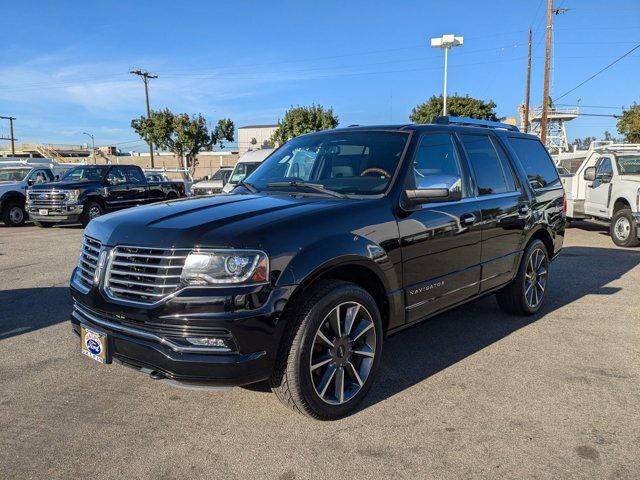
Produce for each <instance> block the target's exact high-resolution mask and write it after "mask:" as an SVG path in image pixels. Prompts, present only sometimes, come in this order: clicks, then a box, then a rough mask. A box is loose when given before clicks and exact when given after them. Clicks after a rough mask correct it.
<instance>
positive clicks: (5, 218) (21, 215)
mask: <svg viewBox="0 0 640 480" xmlns="http://www.w3.org/2000/svg"><path fill="white" fill-rule="evenodd" d="M26 220H27V212H25V210H24V207H23V206H22V205H21V204H20V203H18V202H10V203H8V204H7V205H5V207H4V208H3V209H2V223H4V224H5V225H6V226H7V227H20V226H22V225H24V222H26Z"/></svg>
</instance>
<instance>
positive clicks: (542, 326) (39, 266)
mask: <svg viewBox="0 0 640 480" xmlns="http://www.w3.org/2000/svg"><path fill="white" fill-rule="evenodd" d="M81 237H82V229H80V228H79V227H55V228H52V229H47V230H43V229H38V228H36V227H34V226H26V227H23V228H6V227H3V226H0V478H65V479H66V478H74V477H85V476H90V477H92V478H177V477H181V478H187V477H193V478H239V479H242V478H280V479H288V480H291V479H302V478H323V479H331V478H438V479H441V478H498V477H501V478H514V479H515V478H517V479H520V478H607V479H614V478H615V479H617V478H625V479H637V478H640V464H639V462H638V459H640V408H639V405H640V385H639V380H640V265H639V264H640V249H631V250H625V249H620V248H617V247H615V246H614V244H613V242H612V241H611V240H610V238H609V237H608V236H606V232H605V231H604V230H603V229H602V228H600V227H596V226H590V225H581V226H579V227H578V228H572V229H570V230H569V231H568V233H567V238H566V242H565V249H564V251H563V254H562V256H561V257H560V258H559V259H558V260H557V261H556V262H555V263H554V264H553V265H552V268H551V284H550V287H549V289H550V290H549V296H548V298H547V303H546V306H545V308H544V309H543V311H542V312H541V313H540V314H539V315H537V316H535V317H533V318H527V319H522V318H516V317H510V316H508V315H505V314H503V313H501V311H500V310H499V309H498V307H497V305H496V303H495V300H494V298H493V297H488V298H485V299H483V300H480V301H477V302H474V303H471V304H468V305H466V306H464V307H461V308H458V309H456V310H453V311H451V312H449V313H447V314H444V315H441V316H439V317H437V318H434V319H432V320H429V321H427V322H425V323H423V324H421V325H419V326H417V327H415V328H412V329H410V330H407V331H405V332H403V333H401V334H399V335H396V336H394V337H391V338H389V339H387V340H386V342H385V347H384V349H385V350H384V357H383V368H382V370H381V375H380V376H379V377H378V379H377V382H376V383H375V385H374V387H373V389H372V391H371V393H370V394H369V397H368V399H367V400H366V401H365V404H364V405H363V406H362V407H361V408H360V409H359V410H358V411H357V412H356V413H355V414H353V415H351V416H350V417H348V418H346V419H344V420H340V421H337V422H331V423H327V422H325V423H322V422H317V421H312V420H308V419H306V418H303V417H301V416H299V415H295V414H293V413H292V412H290V411H288V410H286V409H285V408H284V407H282V406H281V405H280V404H279V403H278V401H277V400H276V398H275V397H274V396H272V395H271V394H270V393H269V392H267V390H266V388H265V387H264V386H262V385H257V386H255V387H252V388H236V389H234V390H232V391H231V392H227V393H220V392H208V391H191V390H182V389H176V388H172V387H170V386H167V385H164V384H160V383H157V382H153V381H151V380H149V379H148V378H147V377H145V376H143V375H141V374H139V373H137V372H135V371H132V370H129V369H126V368H124V367H121V366H118V365H111V366H106V367H105V366H102V365H100V364H98V363H96V362H93V361H92V360H90V359H87V358H86V357H83V356H82V355H81V354H80V346H79V340H78V338H77V337H76V336H75V335H73V334H72V333H71V328H70V325H69V323H68V321H67V315H68V313H69V311H70V309H71V303H70V299H69V294H68V291H67V283H68V279H69V276H70V273H71V271H72V269H73V267H74V265H75V263H76V259H77V252H78V247H79V242H80V239H81Z"/></svg>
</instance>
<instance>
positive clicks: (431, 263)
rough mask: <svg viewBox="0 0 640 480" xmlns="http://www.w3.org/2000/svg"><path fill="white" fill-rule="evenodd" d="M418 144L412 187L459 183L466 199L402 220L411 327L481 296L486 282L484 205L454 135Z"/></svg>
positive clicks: (411, 213)
mask: <svg viewBox="0 0 640 480" xmlns="http://www.w3.org/2000/svg"><path fill="white" fill-rule="evenodd" d="M418 142H419V143H418V146H417V148H416V150H415V153H414V156H413V158H412V162H413V169H412V170H410V171H409V175H408V178H407V188H415V187H416V186H422V187H423V188H428V187H430V186H431V187H433V188H435V187H437V186H440V185H443V184H445V183H446V184H447V186H451V179H455V178H457V179H458V182H457V185H453V187H454V188H459V189H461V190H462V195H463V199H462V200H460V201H456V202H440V203H430V204H424V205H422V206H417V207H415V209H413V210H412V211H409V212H405V213H403V215H402V216H401V218H399V219H398V229H399V233H400V242H401V248H402V270H403V287H404V291H405V304H406V306H407V307H406V308H407V311H406V318H407V322H413V321H416V320H420V319H421V318H424V317H425V316H427V315H430V314H433V313H435V312H437V311H439V310H442V309H444V308H446V307H447V306H449V305H452V304H455V303H458V302H460V301H462V300H464V299H466V298H469V297H472V296H474V295H476V294H477V293H478V291H479V283H480V245H481V230H480V228H481V227H480V215H481V212H480V204H479V203H478V202H477V200H476V199H475V198H474V197H473V195H471V193H472V192H471V191H470V187H469V183H468V176H469V171H468V168H467V166H466V164H465V163H464V162H463V159H462V156H461V154H460V146H459V144H458V142H457V141H456V139H455V137H454V136H453V134H451V133H450V132H442V133H436V132H434V133H425V134H423V135H422V137H421V138H419V139H418ZM454 183H455V182H454Z"/></svg>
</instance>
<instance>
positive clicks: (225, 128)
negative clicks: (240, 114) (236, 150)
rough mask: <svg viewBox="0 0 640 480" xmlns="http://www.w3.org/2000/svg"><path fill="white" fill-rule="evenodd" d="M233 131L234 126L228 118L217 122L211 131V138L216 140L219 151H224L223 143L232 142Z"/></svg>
mask: <svg viewBox="0 0 640 480" xmlns="http://www.w3.org/2000/svg"><path fill="white" fill-rule="evenodd" d="M234 130H235V126H234V124H233V122H232V121H231V119H230V118H223V119H222V120H218V124H217V125H216V128H215V129H214V130H213V137H214V138H215V139H216V142H214V143H217V144H218V146H219V147H220V150H223V149H224V142H225V141H227V142H233V133H234Z"/></svg>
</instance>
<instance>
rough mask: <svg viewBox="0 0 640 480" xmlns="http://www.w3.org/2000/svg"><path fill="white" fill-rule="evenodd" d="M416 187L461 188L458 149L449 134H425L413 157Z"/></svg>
mask: <svg viewBox="0 0 640 480" xmlns="http://www.w3.org/2000/svg"><path fill="white" fill-rule="evenodd" d="M413 176H414V179H415V186H416V188H448V189H450V190H458V191H459V190H461V189H462V181H461V178H462V173H461V170H460V158H459V156H458V150H457V148H456V145H455V143H454V140H453V138H452V137H451V135H449V134H447V133H435V134H433V135H425V136H424V137H422V139H420V144H419V145H418V148H417V150H416V153H415V156H414V158H413Z"/></svg>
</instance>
